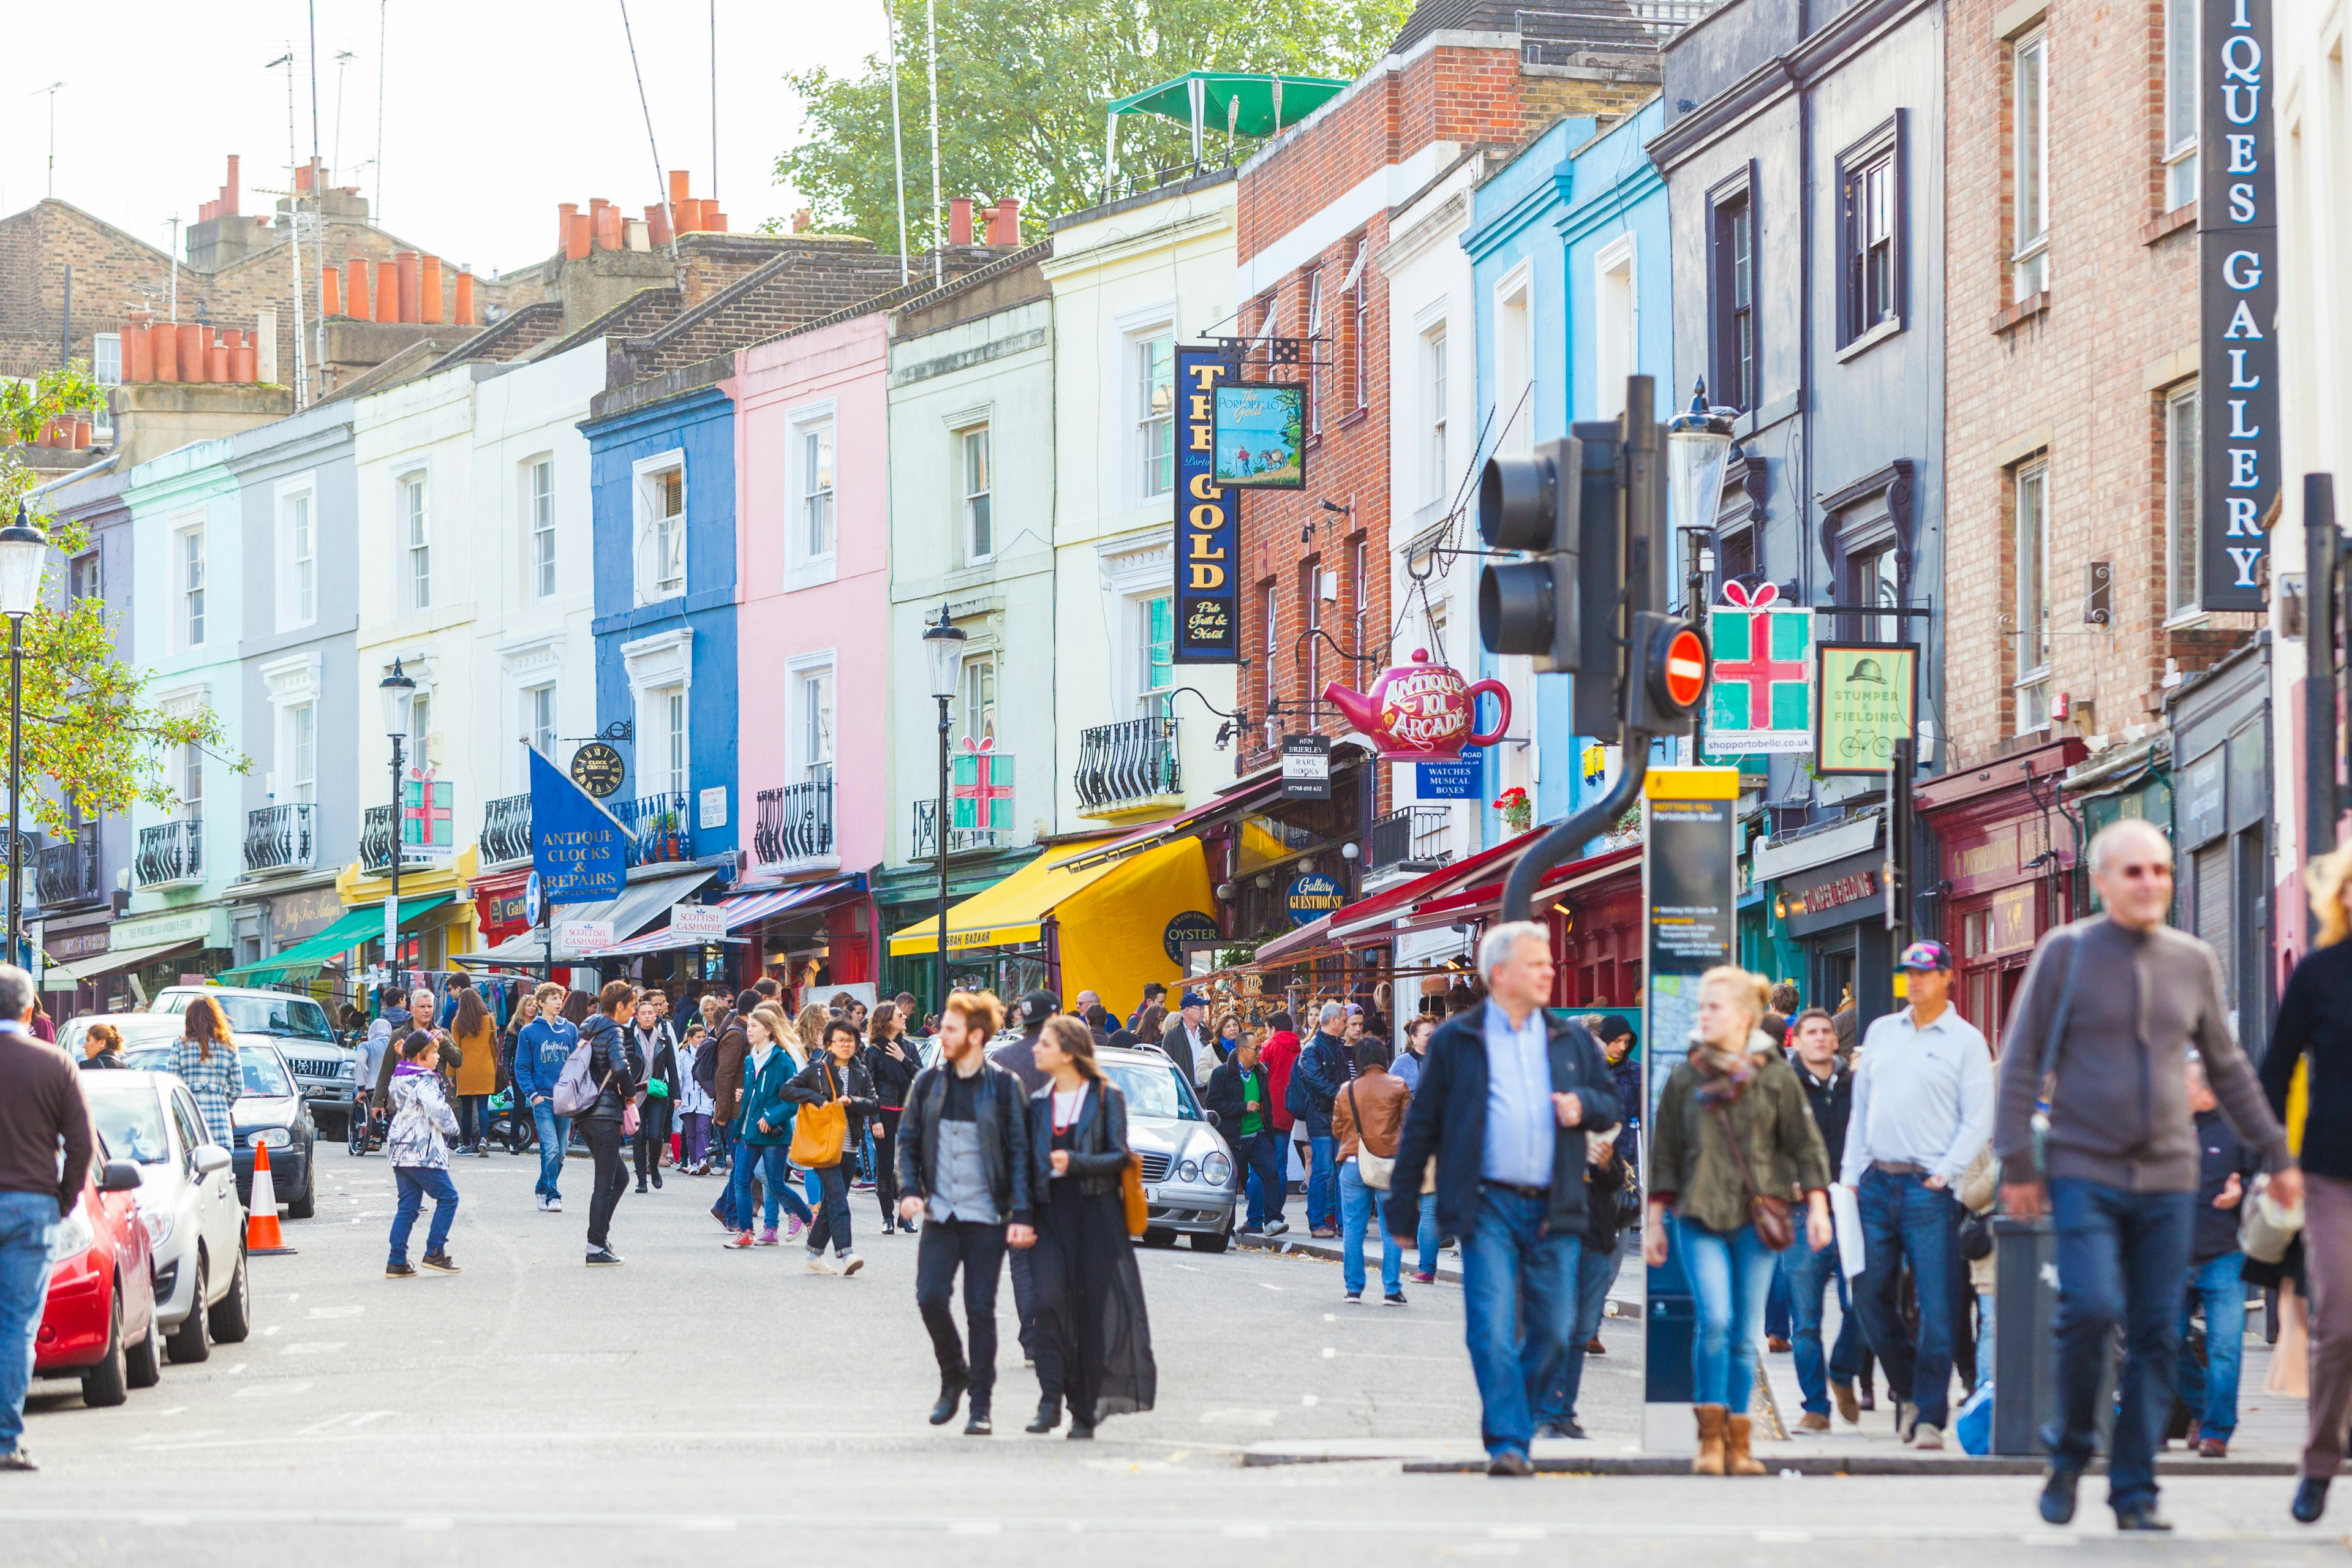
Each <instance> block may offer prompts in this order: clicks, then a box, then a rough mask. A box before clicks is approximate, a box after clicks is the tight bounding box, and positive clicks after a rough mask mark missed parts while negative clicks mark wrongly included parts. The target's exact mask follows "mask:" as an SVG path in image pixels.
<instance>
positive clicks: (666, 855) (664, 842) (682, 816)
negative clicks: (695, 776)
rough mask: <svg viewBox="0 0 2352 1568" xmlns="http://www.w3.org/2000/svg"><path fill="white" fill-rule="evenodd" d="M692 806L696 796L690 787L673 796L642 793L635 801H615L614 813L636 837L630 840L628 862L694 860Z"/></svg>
mask: <svg viewBox="0 0 2352 1568" xmlns="http://www.w3.org/2000/svg"><path fill="white" fill-rule="evenodd" d="M693 809H694V795H693V792H692V791H690V790H689V791H680V792H678V793H677V794H674V795H639V796H638V797H637V798H636V799H635V800H624V801H618V802H615V803H614V805H613V806H612V812H613V815H614V816H617V817H619V818H620V819H621V820H622V821H623V822H625V823H626V824H627V825H628V826H629V830H630V832H631V834H632V835H633V836H634V837H631V839H630V840H629V850H628V863H629V864H630V865H632V866H658V865H662V864H664V863H665V862H667V861H674V860H691V859H693V858H694V818H693V815H692V813H693Z"/></svg>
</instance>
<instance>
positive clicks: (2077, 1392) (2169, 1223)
mask: <svg viewBox="0 0 2352 1568" xmlns="http://www.w3.org/2000/svg"><path fill="white" fill-rule="evenodd" d="M2196 1203H2197V1194H2194V1193H2135V1192H2127V1191H2126V1190H2125V1189H2124V1188H2121V1187H2110V1186H2107V1185H2105V1184H2103V1183H2099V1182H2086V1181H2084V1180H2081V1179H2080V1178H2078V1177H2065V1176H2062V1177H2057V1178H2055V1179H2053V1181H2052V1182H2051V1184H2050V1215H2051V1220H2052V1223H2053V1226H2054V1227H2055V1229H2056V1231H2057V1240H2058V1247H2057V1258H2058V1310H2057V1315H2056V1317H2055V1320H2054V1321H2053V1323H2052V1338H2053V1341H2054V1342H2055V1350H2056V1353H2057V1357H2058V1411H2059V1419H2058V1420H2057V1421H2056V1422H2053V1423H2052V1424H2051V1425H2050V1426H2044V1427H2043V1428H2042V1444H2043V1446H2044V1447H2047V1448H2048V1449H2049V1450H2050V1463H2051V1466H2052V1467H2053V1468H2058V1469H2070V1470H2080V1469H2081V1468H2083V1467H2084V1466H2085V1465H2087V1464H2089V1463H2090V1460H2091V1453H2092V1448H2093V1446H2094V1444H2095V1442H2096V1441H2097V1428H2096V1418H2097V1415H2098V1402H2099V1375H2100V1373H2102V1372H2103V1371H2104V1370H2105V1367H2106V1364H2107V1346H2108V1339H2109V1336H2110V1335H2111V1334H2113V1333H2114V1331H2116V1328H2117V1327H2118V1326H2120V1327H2121V1328H2122V1329H2123V1331H2124V1372H2123V1381H2122V1395H2123V1397H2122V1402H2121V1408H2120V1409H2118V1410H2117V1412H2116V1426H2115V1434H2114V1436H2113V1437H2111V1438H2110V1439H2109V1442H2108V1447H2107V1501H2108V1504H2109V1505H2110V1506H2111V1507H2114V1508H2116V1509H2118V1510H2121V1509H2125V1508H2131V1507H2137V1506H2139V1505H2142V1504H2147V1503H2153V1502H2154V1501H2155V1500H2156V1448H2157V1443H2158V1439H2159V1437H2160V1436H2161V1434H2162V1432H2163V1430H2164V1423H2165V1420H2166V1418H2167V1417H2168V1416H2169V1415H2171V1414H2172V1372H2173V1364H2174V1363H2175V1361H2176V1360H2177V1359H2178V1358H2179V1353H2180V1290H2181V1281H2182V1280H2183V1279H2186V1278H2187V1277H2188V1273H2189V1238H2190V1233H2191V1227H2192V1226H2194V1224H2195V1212H2196ZM1925 1294H1926V1293H1925V1292H1924V1291H1922V1292H1921V1295H1922V1298H1923V1299H1924V1298H1925Z"/></svg>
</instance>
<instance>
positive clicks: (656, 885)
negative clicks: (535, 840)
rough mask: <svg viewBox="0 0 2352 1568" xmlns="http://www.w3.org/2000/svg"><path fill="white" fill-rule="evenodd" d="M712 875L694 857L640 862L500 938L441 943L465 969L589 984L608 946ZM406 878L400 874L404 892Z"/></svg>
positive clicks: (596, 978)
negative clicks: (615, 886) (607, 891)
mask: <svg viewBox="0 0 2352 1568" xmlns="http://www.w3.org/2000/svg"><path fill="white" fill-rule="evenodd" d="M468 853H470V851H469V852H468ZM718 875H719V873H718V871H717V870H715V869H714V868H711V867H709V866H698V865H696V864H694V863H693V862H692V861H666V862H663V863H660V864H658V865H653V866H642V867H638V868H635V870H634V871H632V872H631V873H630V879H629V880H628V881H627V882H626V883H625V884H624V886H623V887H622V889H621V891H620V893H619V894H618V896H616V897H614V898H610V899H598V900H590V901H586V902H582V903H569V904H553V905H550V906H549V907H548V908H547V910H544V911H543V917H544V918H543V923H542V924H541V925H536V926H534V925H530V924H525V925H523V926H520V927H519V928H516V929H514V930H513V931H511V933H510V934H509V936H508V937H507V938H506V939H505V940H504V941H502V942H494V943H491V944H489V945H488V946H485V947H482V948H479V949H476V950H471V951H464V950H460V949H458V948H457V946H456V945H455V944H454V943H452V944H451V945H450V946H449V947H448V948H447V949H446V952H447V955H448V956H447V962H448V963H449V965H450V966H451V967H452V968H458V969H463V970H466V971H467V972H468V973H478V972H499V971H506V972H511V973H519V974H530V975H544V976H547V977H550V978H552V979H554V980H556V981H557V982H559V983H561V984H568V985H571V986H572V987H573V988H575V989H578V990H586V991H593V990H594V989H595V988H596V987H597V986H598V985H599V984H601V983H602V980H603V977H604V973H605V970H604V964H605V963H606V962H607V957H606V955H607V954H610V953H611V952H613V950H614V948H616V947H623V946H626V945H627V944H628V943H629V942H630V941H631V939H633V938H635V937H638V936H641V935H643V934H644V933H645V931H646V930H647V929H648V928H650V927H652V926H653V925H654V924H655V922H656V921H661V922H663V923H664V924H667V921H668V916H669V913H670V910H672V908H673V907H674V906H676V905H678V904H682V903H699V902H701V901H702V900H701V897H700V895H701V892H702V889H703V888H704V887H705V886H706V885H707V884H709V882H710V881H711V879H713V878H715V877H717V876H718ZM406 885H407V884H406V879H402V890H403V892H404V893H405V891H406ZM407 902H408V900H407V899H406V898H405V897H404V898H403V899H402V900H401V903H402V905H403V906H404V907H405V906H406V904H407ZM463 908H464V909H465V910H466V911H467V922H468V926H469V928H470V926H471V922H472V921H473V920H474V919H475V918H476V916H477V907H476V905H475V904H474V903H473V902H471V901H468V902H467V903H465V904H464V905H463ZM592 933H593V934H594V935H595V938H596V940H595V941H594V942H572V941H570V940H568V939H569V938H570V937H573V936H587V935H590V934H592ZM635 956H636V955H635V954H634V953H632V954H628V955H626V956H625V957H619V958H613V959H611V960H610V963H611V965H612V968H611V973H620V971H621V967H622V965H623V964H624V963H628V962H632V961H634V959H635Z"/></svg>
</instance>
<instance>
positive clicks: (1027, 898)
mask: <svg viewBox="0 0 2352 1568" xmlns="http://www.w3.org/2000/svg"><path fill="white" fill-rule="evenodd" d="M1109 841H1110V840H1109V839H1108V838H1097V839H1090V840H1088V841H1087V842H1086V843H1083V844H1065V845H1062V846H1060V847H1057V848H1055V849H1051V850H1048V851H1047V852H1046V853H1045V854H1043V855H1040V856H1038V857H1037V858H1035V859H1034V860H1032V861H1030V862H1029V864H1027V865H1026V866H1024V867H1022V868H1021V869H1019V870H1018V871H1015V872H1013V875H1011V876H1010V877H1007V878H1005V879H1004V880H1003V881H1002V882H999V883H997V884H996V885H995V886H994V887H992V888H983V889H981V890H980V891H979V892H977V893H974V894H973V895H972V896H971V897H970V898H968V899H966V900H964V901H963V902H961V903H960V904H957V905H954V906H953V907H952V908H950V910H948V951H949V952H958V951H961V950H962V949H966V948H980V947H1020V946H1023V945H1024V944H1026V943H1028V942H1038V941H1041V940H1043V939H1044V937H1045V920H1046V917H1048V916H1049V915H1051V914H1052V913H1053V912H1054V910H1055V906H1056V905H1058V904H1059V903H1060V902H1061V901H1062V900H1065V899H1066V898H1068V897H1069V896H1070V895H1071V894H1073V893H1075V892H1077V891H1078V890H1079V889H1083V888H1087V887H1091V886H1092V885H1094V884H1095V883H1097V882H1098V881H1101V880H1102V879H1104V878H1106V877H1108V876H1109V875H1110V874H1111V873H1112V872H1114V871H1116V870H1118V868H1120V867H1121V866H1122V865H1123V864H1124V862H1123V861H1118V860H1106V861H1104V862H1103V863H1102V864H1101V865H1099V866H1089V867H1087V868H1086V869H1084V870H1082V871H1066V870H1064V869H1063V867H1064V866H1065V865H1066V863H1067V862H1069V861H1071V860H1076V859H1078V858H1082V857H1083V856H1085V855H1086V854H1087V851H1089V850H1091V849H1096V848H1098V847H1101V846H1102V845H1104V844H1107V843H1108V842H1109ZM939 947H940V917H939V916H937V915H933V916H932V917H931V918H930V919H929V920H926V921H917V922H916V923H915V924H913V925H910V926H908V928H907V929H906V930H905V931H899V932H897V933H896V934H894V935H893V936H892V937H891V938H890V953H891V956H892V957H894V958H895V957H898V956H900V955H902V954H906V953H924V952H938V951H939Z"/></svg>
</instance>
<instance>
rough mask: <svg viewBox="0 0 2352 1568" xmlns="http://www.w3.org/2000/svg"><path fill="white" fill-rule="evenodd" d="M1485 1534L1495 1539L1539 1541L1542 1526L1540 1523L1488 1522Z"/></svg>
mask: <svg viewBox="0 0 2352 1568" xmlns="http://www.w3.org/2000/svg"><path fill="white" fill-rule="evenodd" d="M1486 1533H1487V1535H1488V1536H1489V1537H1490V1538H1492V1539H1494V1540H1496V1541H1541V1540H1542V1539H1543V1538H1544V1527H1543V1526H1542V1525H1540V1524H1490V1525H1488V1526H1487V1527H1486Z"/></svg>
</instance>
